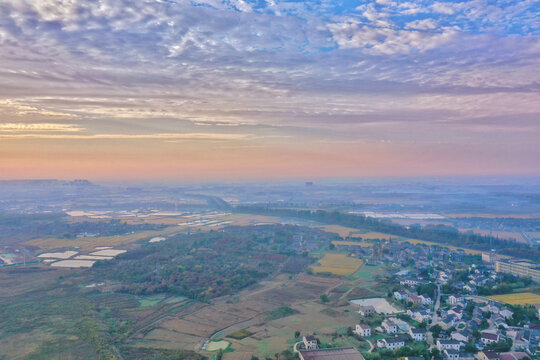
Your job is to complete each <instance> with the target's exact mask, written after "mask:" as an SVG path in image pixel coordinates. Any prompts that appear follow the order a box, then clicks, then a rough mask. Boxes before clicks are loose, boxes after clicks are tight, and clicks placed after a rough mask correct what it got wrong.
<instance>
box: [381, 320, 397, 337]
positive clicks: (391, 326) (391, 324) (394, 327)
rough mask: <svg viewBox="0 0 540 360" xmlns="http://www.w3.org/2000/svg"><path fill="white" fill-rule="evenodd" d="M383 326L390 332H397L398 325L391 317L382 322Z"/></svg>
mask: <svg viewBox="0 0 540 360" xmlns="http://www.w3.org/2000/svg"><path fill="white" fill-rule="evenodd" d="M381 327H382V328H383V329H384V331H385V332H386V333H388V334H395V333H397V325H396V323H395V322H393V321H392V320H390V319H386V320H384V321H383V322H382V324H381Z"/></svg>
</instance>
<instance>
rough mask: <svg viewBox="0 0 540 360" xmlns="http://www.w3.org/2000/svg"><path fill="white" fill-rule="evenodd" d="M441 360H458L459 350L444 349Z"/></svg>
mask: <svg viewBox="0 0 540 360" xmlns="http://www.w3.org/2000/svg"><path fill="white" fill-rule="evenodd" d="M443 358H444V359H448V360H459V350H453V349H444V351H443Z"/></svg>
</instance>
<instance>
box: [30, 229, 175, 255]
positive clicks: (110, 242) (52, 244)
mask: <svg viewBox="0 0 540 360" xmlns="http://www.w3.org/2000/svg"><path fill="white" fill-rule="evenodd" d="M185 228H186V227H185V226H170V227H166V228H165V229H162V230H149V231H141V232H138V233H134V234H128V235H118V236H98V237H85V238H78V239H59V238H40V239H34V240H29V241H27V242H26V243H25V244H26V245H30V246H37V247H39V248H40V249H44V250H53V249H59V248H73V247H75V246H78V247H80V248H81V250H82V251H93V250H94V248H96V247H97V246H111V247H114V246H119V245H123V244H129V243H132V242H135V241H139V240H143V239H147V238H152V237H156V236H163V235H167V234H173V233H175V232H178V231H181V230H184V229H185Z"/></svg>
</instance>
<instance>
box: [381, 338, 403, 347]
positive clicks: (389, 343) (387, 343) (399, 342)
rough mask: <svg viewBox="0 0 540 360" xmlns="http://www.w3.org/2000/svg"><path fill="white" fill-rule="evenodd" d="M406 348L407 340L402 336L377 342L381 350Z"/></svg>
mask: <svg viewBox="0 0 540 360" xmlns="http://www.w3.org/2000/svg"><path fill="white" fill-rule="evenodd" d="M404 346H405V338H404V337H402V336H396V337H393V338H386V339H380V340H377V347H378V348H381V349H390V350H395V349H399V348H402V347H404Z"/></svg>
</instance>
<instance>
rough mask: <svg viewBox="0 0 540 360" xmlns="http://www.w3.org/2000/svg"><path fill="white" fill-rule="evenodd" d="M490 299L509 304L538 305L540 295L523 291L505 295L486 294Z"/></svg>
mask: <svg viewBox="0 0 540 360" xmlns="http://www.w3.org/2000/svg"><path fill="white" fill-rule="evenodd" d="M488 297H489V298H490V299H493V300H495V301H500V302H503V303H506V304H510V305H540V295H538V294H534V293H530V292H525V293H516V294H506V295H494V296H488Z"/></svg>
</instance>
